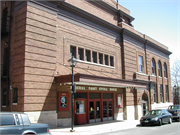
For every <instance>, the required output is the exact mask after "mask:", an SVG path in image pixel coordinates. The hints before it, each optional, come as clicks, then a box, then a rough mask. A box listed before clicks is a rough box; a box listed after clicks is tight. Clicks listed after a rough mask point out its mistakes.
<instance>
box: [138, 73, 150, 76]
mask: <svg viewBox="0 0 180 135" xmlns="http://www.w3.org/2000/svg"><path fill="white" fill-rule="evenodd" d="M136 74H139V75H144V76H149V75H147V74H144V73H141V72H136Z"/></svg>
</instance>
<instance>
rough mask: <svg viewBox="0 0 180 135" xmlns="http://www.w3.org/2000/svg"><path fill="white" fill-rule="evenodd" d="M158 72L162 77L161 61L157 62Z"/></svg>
mask: <svg viewBox="0 0 180 135" xmlns="http://www.w3.org/2000/svg"><path fill="white" fill-rule="evenodd" d="M158 72H159V76H160V77H162V66H161V62H160V61H159V62H158Z"/></svg>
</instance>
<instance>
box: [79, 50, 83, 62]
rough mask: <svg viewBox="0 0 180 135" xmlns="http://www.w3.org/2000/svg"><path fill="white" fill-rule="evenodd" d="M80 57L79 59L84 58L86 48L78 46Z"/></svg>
mask: <svg viewBox="0 0 180 135" xmlns="http://www.w3.org/2000/svg"><path fill="white" fill-rule="evenodd" d="M78 58H79V60H84V49H83V48H78Z"/></svg>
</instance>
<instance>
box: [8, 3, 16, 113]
mask: <svg viewBox="0 0 180 135" xmlns="http://www.w3.org/2000/svg"><path fill="white" fill-rule="evenodd" d="M13 3H14V2H13V1H11V6H10V18H9V19H10V21H9V31H8V66H7V67H8V69H7V90H8V92H7V95H8V98H9V100H10V95H11V100H10V111H11V112H12V102H13V101H12V86H11V85H10V80H11V79H10V63H11V59H10V55H11V21H12V9H13ZM9 91H10V92H9ZM7 100H8V99H7Z"/></svg>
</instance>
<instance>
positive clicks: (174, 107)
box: [168, 106, 180, 109]
mask: <svg viewBox="0 0 180 135" xmlns="http://www.w3.org/2000/svg"><path fill="white" fill-rule="evenodd" d="M168 109H180V106H169V107H168Z"/></svg>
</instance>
